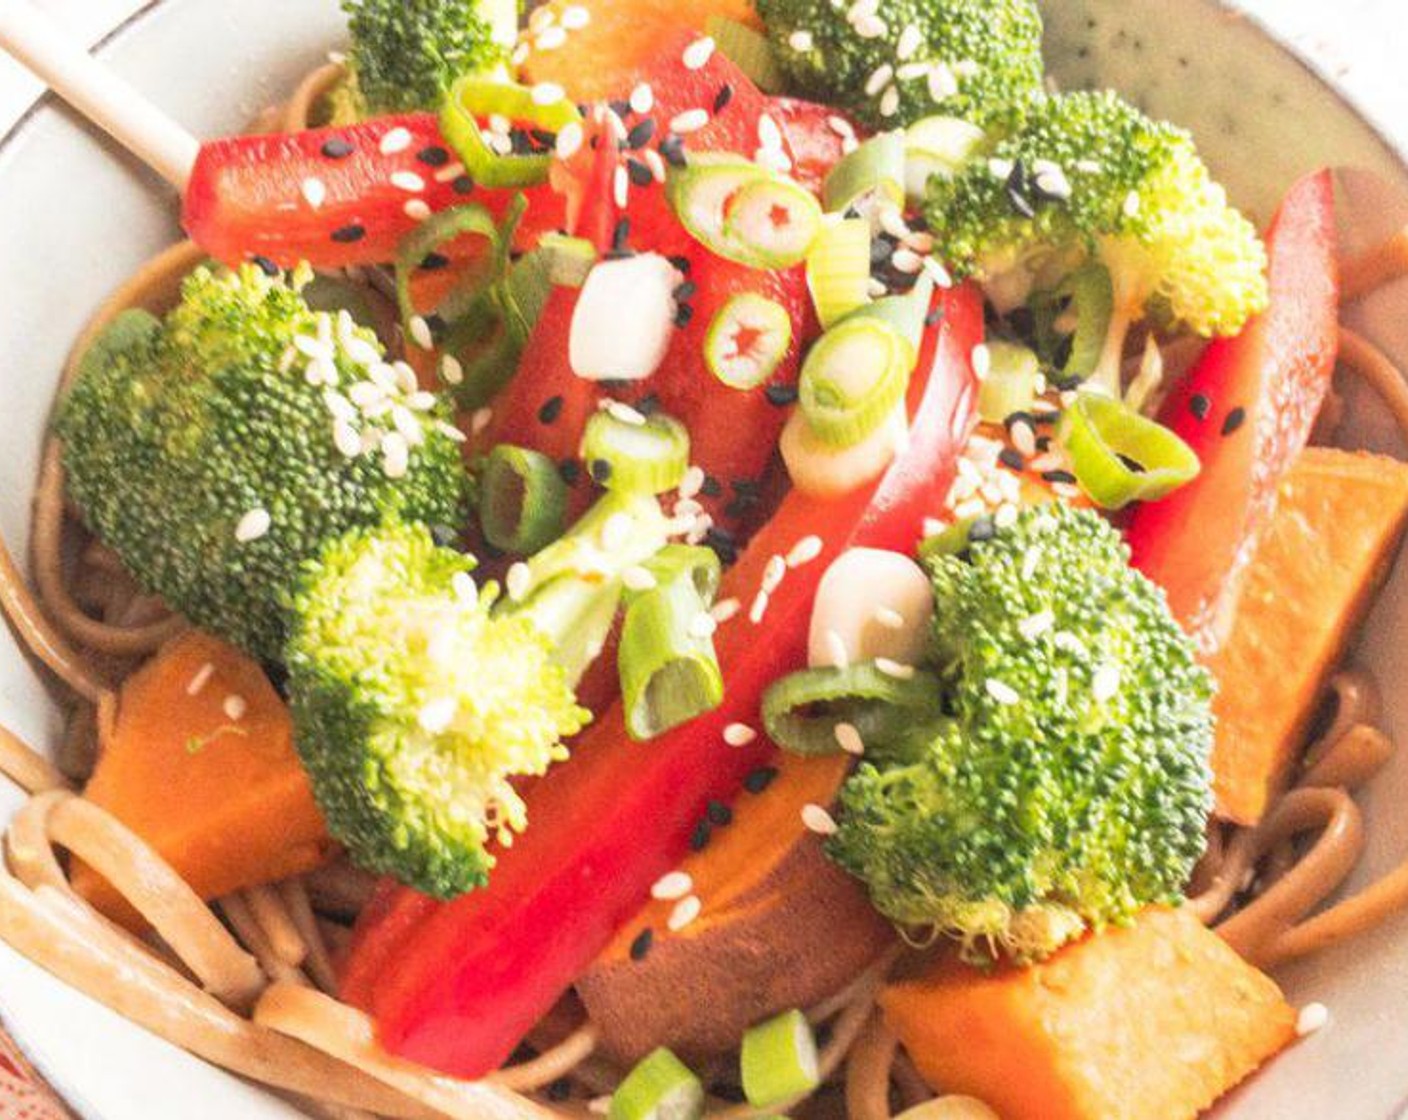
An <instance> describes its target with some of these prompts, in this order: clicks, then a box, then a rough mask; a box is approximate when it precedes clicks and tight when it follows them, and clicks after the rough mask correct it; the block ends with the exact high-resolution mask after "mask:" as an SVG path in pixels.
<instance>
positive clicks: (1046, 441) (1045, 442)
mask: <svg viewBox="0 0 1408 1120" xmlns="http://www.w3.org/2000/svg"><path fill="white" fill-rule="evenodd" d="M1036 449H1037V450H1038V451H1050V450H1051V437H1050V436H1037V437H1036Z"/></svg>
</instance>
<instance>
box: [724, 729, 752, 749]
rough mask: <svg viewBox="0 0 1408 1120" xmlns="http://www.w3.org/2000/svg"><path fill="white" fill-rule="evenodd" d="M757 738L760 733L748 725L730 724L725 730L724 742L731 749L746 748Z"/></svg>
mask: <svg viewBox="0 0 1408 1120" xmlns="http://www.w3.org/2000/svg"><path fill="white" fill-rule="evenodd" d="M757 737H758V733H757V732H756V731H755V730H753V728H751V727H749V726H748V725H747V724H746V723H730V724H729V725H728V726H727V727H725V728H724V742H725V743H727V744H728V745H729V746H730V747H746V746H747V745H748V744H749V743H751V742H753V741H754V740H755V739H757Z"/></svg>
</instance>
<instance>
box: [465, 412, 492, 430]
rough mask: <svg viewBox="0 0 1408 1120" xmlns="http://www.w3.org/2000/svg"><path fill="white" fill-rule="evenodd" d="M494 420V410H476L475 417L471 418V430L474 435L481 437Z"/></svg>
mask: <svg viewBox="0 0 1408 1120" xmlns="http://www.w3.org/2000/svg"><path fill="white" fill-rule="evenodd" d="M493 420H494V410H493V409H492V408H480V409H476V410H475V412H474V415H473V416H471V417H470V418H469V430H470V432H471V433H472V434H473V435H476V436H477V435H481V434H482V433H483V431H484V429H485V428H487V427H488V426H489V425H490V424H491V423H493Z"/></svg>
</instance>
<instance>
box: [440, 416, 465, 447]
mask: <svg viewBox="0 0 1408 1120" xmlns="http://www.w3.org/2000/svg"><path fill="white" fill-rule="evenodd" d="M435 430H436V431H437V432H439V433H440V434H441V435H442V436H444V437H445V438H446V439H447V440H449V441H450V442H451V443H464V442H465V441H466V440H468V439H469V437H468V436H467V435H465V434H464V433H463V432H462V431H460V430H459V429H458V428H457V427H455V426H454V425H453V424H451V423H448V422H447V421H445V420H437V421H435Z"/></svg>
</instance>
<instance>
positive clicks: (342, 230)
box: [332, 225, 367, 245]
mask: <svg viewBox="0 0 1408 1120" xmlns="http://www.w3.org/2000/svg"><path fill="white" fill-rule="evenodd" d="M366 236H367V227H366V226H358V225H350V226H339V227H338V228H337V229H335V230H333V231H332V239H333V240H334V241H336V242H337V243H338V244H339V245H351V244H352V243H354V242H357V241H361V240H362V238H364V237H366Z"/></svg>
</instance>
